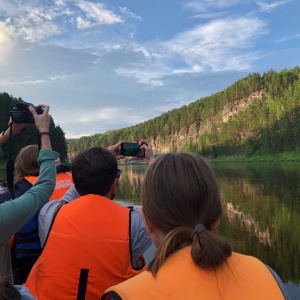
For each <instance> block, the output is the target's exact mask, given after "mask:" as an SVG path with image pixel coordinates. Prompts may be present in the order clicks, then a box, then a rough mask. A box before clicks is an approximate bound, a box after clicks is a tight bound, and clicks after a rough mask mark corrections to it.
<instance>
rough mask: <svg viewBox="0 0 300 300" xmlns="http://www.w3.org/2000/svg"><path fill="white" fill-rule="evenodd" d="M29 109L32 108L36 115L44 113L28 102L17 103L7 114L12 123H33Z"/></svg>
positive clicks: (40, 107)
mask: <svg viewBox="0 0 300 300" xmlns="http://www.w3.org/2000/svg"><path fill="white" fill-rule="evenodd" d="M29 107H31V108H34V110H35V112H36V113H37V114H38V115H41V114H42V113H43V111H44V109H43V107H42V106H34V105H33V104H31V103H28V102H19V103H17V104H16V106H15V107H14V108H13V109H12V110H11V111H10V112H9V113H10V115H11V118H12V121H13V122H14V123H35V121H34V117H33V115H32V112H31V110H30V109H29Z"/></svg>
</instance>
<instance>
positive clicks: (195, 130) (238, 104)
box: [150, 90, 264, 154]
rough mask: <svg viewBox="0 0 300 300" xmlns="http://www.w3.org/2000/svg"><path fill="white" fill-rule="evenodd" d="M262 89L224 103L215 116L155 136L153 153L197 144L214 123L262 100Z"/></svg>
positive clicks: (224, 120) (224, 121)
mask: <svg viewBox="0 0 300 300" xmlns="http://www.w3.org/2000/svg"><path fill="white" fill-rule="evenodd" d="M263 95H264V91H263V90H261V91H258V92H255V93H253V94H251V95H250V96H249V97H247V98H243V99H240V100H236V101H232V102H230V103H228V104H226V105H225V106H224V108H223V110H222V111H221V112H220V113H218V114H217V115H215V116H211V117H209V118H207V119H206V120H204V121H203V122H201V123H200V124H199V125H198V124H192V125H190V126H189V127H186V128H181V129H180V130H179V131H178V132H175V133H174V134H172V135H169V136H168V137H167V138H162V137H161V136H159V135H158V136H156V138H154V139H152V140H151V141H150V142H151V145H152V147H153V151H154V153H155V154H159V153H167V152H170V151H172V150H178V149H182V147H183V146H184V145H186V144H187V143H192V144H197V142H198V141H199V137H200V136H201V135H202V134H203V133H205V132H207V133H210V132H211V130H212V126H213V125H214V124H217V125H218V124H222V123H227V122H228V120H229V118H230V117H232V116H234V115H235V114H237V113H239V112H241V111H243V110H245V109H247V108H248V107H249V106H250V105H251V104H252V103H253V102H254V101H255V100H262V97H263Z"/></svg>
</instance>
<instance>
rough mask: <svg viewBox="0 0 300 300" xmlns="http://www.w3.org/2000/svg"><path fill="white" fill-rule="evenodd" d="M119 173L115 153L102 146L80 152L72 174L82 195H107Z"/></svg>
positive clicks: (73, 165) (75, 160)
mask: <svg viewBox="0 0 300 300" xmlns="http://www.w3.org/2000/svg"><path fill="white" fill-rule="evenodd" d="M117 174H118V163H117V160H116V157H115V155H114V154H112V153H111V152H110V151H108V150H106V149H103V148H101V147H94V148H90V149H88V150H85V151H83V152H81V153H80V154H78V155H77V156H76V157H75V159H74V160H73V163H72V176H73V181H74V184H75V187H76V189H77V191H78V193H79V194H80V195H82V196H83V195H86V194H96V195H101V196H105V195H106V194H107V193H108V191H109V189H110V187H111V185H112V183H113V182H114V180H115V179H116V178H117Z"/></svg>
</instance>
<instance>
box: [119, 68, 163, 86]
mask: <svg viewBox="0 0 300 300" xmlns="http://www.w3.org/2000/svg"><path fill="white" fill-rule="evenodd" d="M115 72H116V74H118V75H121V76H125V77H130V78H135V79H136V80H137V81H138V82H140V83H142V84H147V85H151V86H156V87H158V86H162V85H163V82H162V80H159V78H160V77H161V74H158V73H156V72H150V71H145V70H144V71H143V70H142V68H141V69H133V68H132V69H125V68H118V69H116V70H115Z"/></svg>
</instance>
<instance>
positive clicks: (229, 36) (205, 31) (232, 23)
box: [165, 18, 266, 71]
mask: <svg viewBox="0 0 300 300" xmlns="http://www.w3.org/2000/svg"><path fill="white" fill-rule="evenodd" d="M265 33H266V24H265V22H264V21H262V20H260V19H257V18H252V19H251V18H239V19H219V20H215V21H212V22H210V23H207V24H204V25H198V26H196V27H195V28H194V29H192V30H189V31H186V32H182V33H180V34H178V35H177V36H176V37H175V38H174V39H172V40H170V41H168V42H166V43H165V48H166V49H168V51H171V52H172V53H173V55H175V57H178V56H179V57H181V59H182V60H183V61H184V62H185V63H186V64H187V65H189V66H190V67H191V68H195V66H197V68H199V69H201V70H202V69H203V68H204V67H205V69H208V70H213V71H220V70H230V69H235V70H242V69H246V68H249V67H250V64H251V62H252V61H253V60H254V59H255V57H256V53H251V52H247V50H249V51H250V49H251V48H252V47H253V46H254V42H255V40H256V39H258V38H259V37H260V36H261V35H263V34H265Z"/></svg>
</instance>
